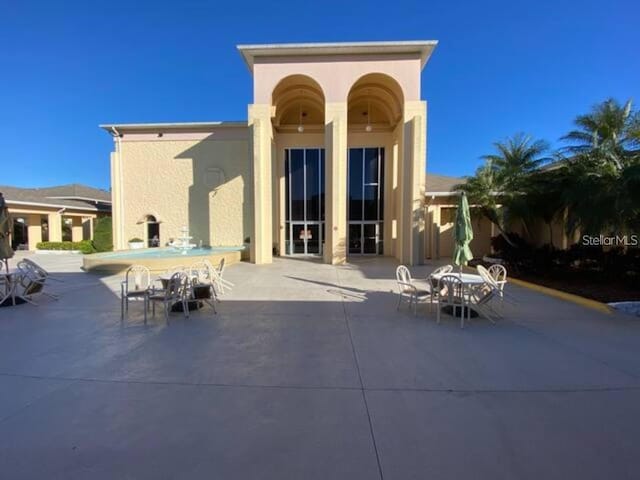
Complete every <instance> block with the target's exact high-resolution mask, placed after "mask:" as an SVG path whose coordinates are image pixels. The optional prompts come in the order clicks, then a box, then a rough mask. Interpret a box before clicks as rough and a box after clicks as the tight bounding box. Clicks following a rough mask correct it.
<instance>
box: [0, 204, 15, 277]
mask: <svg viewBox="0 0 640 480" xmlns="http://www.w3.org/2000/svg"><path fill="white" fill-rule="evenodd" d="M10 233H11V219H10V218H9V209H8V208H7V207H6V206H0V261H1V262H3V263H4V266H5V269H6V270H7V272H8V271H9V262H8V259H10V258H11V257H13V249H12V248H11V242H10V239H9V235H10Z"/></svg>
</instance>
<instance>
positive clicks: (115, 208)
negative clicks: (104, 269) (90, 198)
mask: <svg viewBox="0 0 640 480" xmlns="http://www.w3.org/2000/svg"><path fill="white" fill-rule="evenodd" d="M114 144H115V148H116V151H115V152H112V153H111V157H110V158H111V218H112V224H111V225H112V227H111V228H112V234H113V248H114V250H122V249H124V248H126V244H125V242H124V232H123V229H124V228H123V226H124V219H123V218H122V216H123V209H122V185H121V177H122V175H121V167H122V165H121V154H122V151H118V142H117V141H116V140H114Z"/></svg>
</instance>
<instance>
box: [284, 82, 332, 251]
mask: <svg viewBox="0 0 640 480" xmlns="http://www.w3.org/2000/svg"><path fill="white" fill-rule="evenodd" d="M272 105H273V106H274V107H275V112H274V116H273V118H272V122H273V128H274V141H275V144H276V148H277V149H278V153H277V158H278V170H279V171H280V172H281V175H282V176H283V177H284V178H283V181H282V182H280V183H279V185H280V190H279V199H280V206H279V215H280V218H281V219H282V220H283V221H281V222H280V224H281V225H282V226H283V227H284V228H282V229H278V230H277V231H276V232H274V235H278V236H279V237H278V238H279V242H278V243H279V246H280V247H279V251H280V253H281V254H283V255H312V256H319V255H322V253H323V252H322V250H323V244H324V238H325V228H324V222H325V149H324V116H325V111H324V105H325V98H324V93H323V91H322V88H321V87H320V85H319V84H318V83H317V82H316V81H315V80H313V79H312V78H310V77H307V76H305V75H291V76H288V77H286V78H284V79H282V80H281V81H280V82H279V83H278V85H277V86H276V88H275V89H274V90H273V94H272Z"/></svg>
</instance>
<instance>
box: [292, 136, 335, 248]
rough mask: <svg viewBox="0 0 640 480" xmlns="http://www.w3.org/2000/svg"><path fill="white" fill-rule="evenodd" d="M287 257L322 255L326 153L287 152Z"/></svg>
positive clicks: (309, 151)
mask: <svg viewBox="0 0 640 480" xmlns="http://www.w3.org/2000/svg"><path fill="white" fill-rule="evenodd" d="M284 171H285V202H286V205H285V212H286V214H285V250H286V251H285V254H286V255H322V248H323V242H324V207H325V202H324V149H323V148H290V149H286V150H285V160H284Z"/></svg>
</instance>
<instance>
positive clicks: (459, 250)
mask: <svg viewBox="0 0 640 480" xmlns="http://www.w3.org/2000/svg"><path fill="white" fill-rule="evenodd" d="M454 228H455V230H454V231H453V241H454V243H455V247H454V249H453V263H454V265H458V266H459V267H460V271H462V266H463V265H466V264H467V262H468V261H469V260H471V259H472V258H473V253H471V249H470V248H469V244H470V243H471V240H473V227H472V226H471V214H470V213H469V201H468V200H467V195H466V194H465V193H464V192H462V194H461V195H460V199H459V201H458V211H457V212H456V223H455V225H454Z"/></svg>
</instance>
